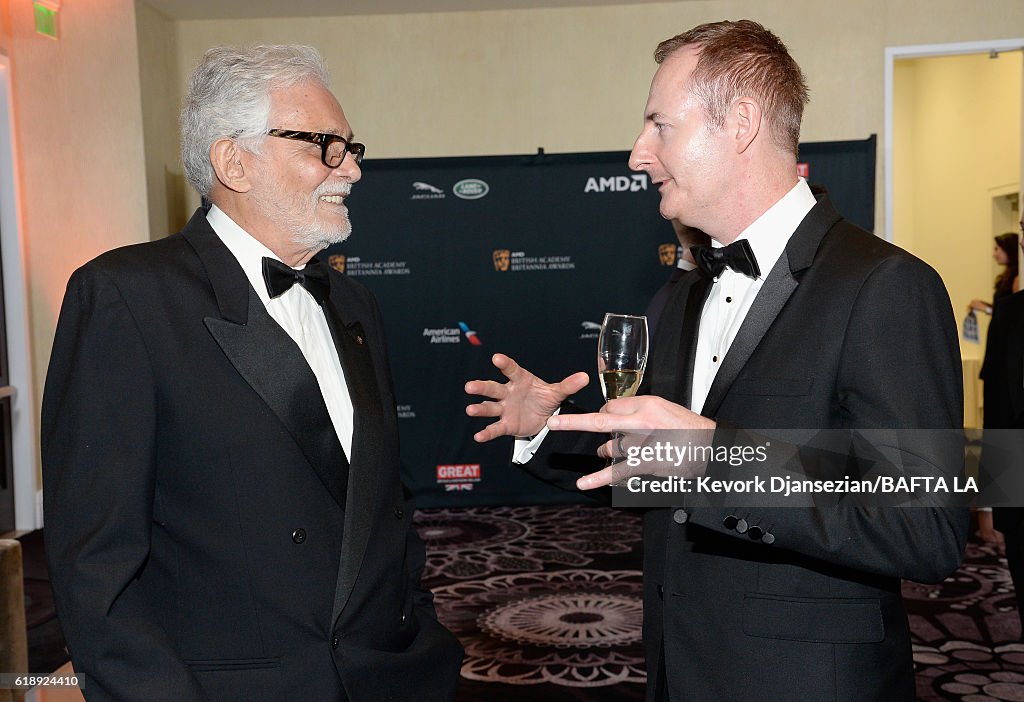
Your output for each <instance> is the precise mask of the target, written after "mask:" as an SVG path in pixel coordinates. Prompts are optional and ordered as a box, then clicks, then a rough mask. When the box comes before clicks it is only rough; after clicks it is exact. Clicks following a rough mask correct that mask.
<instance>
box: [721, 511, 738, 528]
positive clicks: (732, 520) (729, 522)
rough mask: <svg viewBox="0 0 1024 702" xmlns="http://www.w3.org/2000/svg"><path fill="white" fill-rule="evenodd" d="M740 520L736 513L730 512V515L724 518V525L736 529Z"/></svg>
mask: <svg viewBox="0 0 1024 702" xmlns="http://www.w3.org/2000/svg"><path fill="white" fill-rule="evenodd" d="M738 521H739V520H738V519H737V518H736V517H735V515H732V514H730V515H729V516H728V517H726V518H725V519H723V520H722V526H724V527H725V528H726V529H735V528H736V522H738Z"/></svg>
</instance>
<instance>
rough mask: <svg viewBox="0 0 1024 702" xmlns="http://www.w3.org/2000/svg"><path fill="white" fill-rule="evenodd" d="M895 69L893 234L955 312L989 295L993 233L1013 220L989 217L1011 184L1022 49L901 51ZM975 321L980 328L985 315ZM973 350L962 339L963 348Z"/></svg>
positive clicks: (975, 350) (976, 353)
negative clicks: (922, 263)
mask: <svg viewBox="0 0 1024 702" xmlns="http://www.w3.org/2000/svg"><path fill="white" fill-rule="evenodd" d="M895 68H896V75H895V81H894V86H895V89H894V98H895V99H894V104H895V105H896V106H897V107H900V108H901V109H900V110H899V112H898V113H897V114H901V115H902V118H901V119H900V120H899V121H898V122H896V123H895V124H894V128H893V133H894V149H893V159H894V163H893V177H894V180H895V182H894V194H895V198H894V199H895V202H896V207H895V208H894V211H893V215H894V227H893V229H894V235H895V236H894V241H895V242H896V243H897V244H899V245H901V246H903V247H905V248H907V249H910V250H912V251H913V252H914V253H915V254H916V255H918V256H920V257H921V258H923V259H924V260H926V261H928V263H930V264H931V265H932V266H934V267H935V269H936V270H937V271H938V272H939V274H940V275H941V276H942V278H943V280H944V281H945V282H946V287H947V289H948V290H949V293H950V298H951V300H952V303H953V309H954V311H955V312H956V314H957V317H958V318H959V317H962V316H963V314H964V313H965V312H966V308H967V304H968V303H969V302H970V301H971V300H972V299H974V298H979V299H983V300H989V301H990V300H991V299H992V280H993V278H994V277H995V274H996V273H997V272H998V271H999V270H1000V269H999V267H998V266H997V265H996V264H995V262H994V261H993V259H992V246H993V241H992V235H993V233H998V232H1002V231H1005V230H1007V229H1016V227H1015V226H1014V225H1015V224H1016V223H1015V222H1010V223H1008V222H1007V221H999V222H993V215H992V207H993V206H992V199H993V197H1001V196H1002V195H1003V194H1004V193H1006V192H1011V191H1012V192H1016V191H1017V189H1018V181H1019V178H1020V166H1021V160H1020V154H1021V151H1020V149H1021V81H1022V74H1021V70H1022V55H1021V52H1020V51H1015V52H1004V53H1002V54H1000V56H999V58H998V59H990V58H989V57H988V55H986V54H976V55H972V56H950V57H938V58H927V59H915V60H905V61H898V62H897V63H896V67H895ZM1008 224H1009V225H1010V226H1008ZM993 229H996V230H997V232H993ZM979 321H980V322H981V325H982V330H981V331H982V334H984V332H985V329H986V328H987V323H988V319H987V318H986V317H984V316H983V315H982V316H981V319H980V320H979ZM981 351H982V347H981V346H980V345H971V344H964V345H963V352H964V355H965V356H967V357H980V355H981Z"/></svg>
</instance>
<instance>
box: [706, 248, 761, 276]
mask: <svg viewBox="0 0 1024 702" xmlns="http://www.w3.org/2000/svg"><path fill="white" fill-rule="evenodd" d="M690 251H692V252H693V260H695V261H696V262H697V267H698V268H700V269H701V271H703V273H704V274H705V275H706V276H708V277H709V278H717V277H719V276H720V275H722V271H724V270H725V269H726V268H727V267H728V268H732V269H733V270H734V271H736V272H737V273H742V274H743V275H745V276H747V277H748V278H757V277H758V276H760V275H761V269H760V268H758V266H757V259H756V258H754V250H753V249H751V248H750V242H749V241H747V240H746V239H740V240H739V241H734V242H732V243H731V244H729V245H728V246H722V247H719V248H714V247H711V246H692V247H690Z"/></svg>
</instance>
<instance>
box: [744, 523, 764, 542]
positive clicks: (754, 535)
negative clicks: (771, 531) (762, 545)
mask: <svg viewBox="0 0 1024 702" xmlns="http://www.w3.org/2000/svg"><path fill="white" fill-rule="evenodd" d="M747 536H749V537H750V538H751V539H753V540H754V541H760V540H761V537H762V536H764V529H762V528H761V527H759V526H752V527H750V529H749V530H748V531H747Z"/></svg>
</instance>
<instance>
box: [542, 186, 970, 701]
mask: <svg viewBox="0 0 1024 702" xmlns="http://www.w3.org/2000/svg"><path fill="white" fill-rule="evenodd" d="M707 290H708V281H707V279H706V278H704V277H702V276H701V275H699V274H697V275H687V276H684V277H683V278H682V279H681V280H680V281H679V282H678V283H677V284H676V285H675V289H674V291H673V292H672V294H671V296H670V298H669V300H668V302H667V304H666V306H665V309H664V312H663V313H662V315H661V319H660V322H659V325H658V331H657V333H656V334H655V338H654V342H653V344H652V356H651V359H650V362H649V364H648V371H647V374H646V377H645V380H644V387H642V388H641V393H646V394H653V395H659V396H661V397H665V398H667V399H670V400H672V401H674V402H677V403H680V404H684V405H688V404H689V401H690V384H691V381H692V374H693V366H694V352H695V348H696V335H697V330H698V323H699V319H700V314H701V309H702V307H703V304H704V300H705V298H706V293H707ZM962 413H963V402H962V387H961V370H960V356H959V347H958V340H957V331H956V324H955V321H954V319H953V315H952V309H951V305H950V303H949V298H948V296H947V294H946V291H945V288H944V287H943V284H942V281H941V280H940V279H939V277H938V275H937V274H936V273H935V272H934V271H933V270H932V269H931V268H929V267H928V266H927V265H926V264H924V263H922V262H921V261H919V260H917V259H916V258H914V257H912V256H910V255H909V254H907V253H906V252H904V251H902V250H900V249H898V248H896V247H894V246H892V245H890V244H888V243H886V242H884V241H882V240H881V239H879V238H877V237H875V236H872V235H870V234H868V233H867V232H864V231H862V230H860V229H858V228H857V227H855V226H853V225H852V224H850V223H849V222H846V221H845V220H843V219H842V218H841V217H840V216H839V215H838V214H837V213H836V211H835V210H834V209H833V208H832V206H831V205H830V204H829V202H828V200H827V199H822V200H820V201H819V202H818V204H817V205H816V206H815V207H814V208H813V209H812V210H811V211H810V212H809V213H808V215H807V216H806V218H805V219H804V221H803V222H802V223H801V225H800V226H799V228H798V229H797V230H796V232H795V233H794V234H793V236H792V237H791V239H790V241H789V243H788V245H787V246H786V249H785V252H784V253H783V255H782V257H781V258H780V259H779V261H778V263H777V265H776V266H775V267H774V268H773V270H772V271H771V272H770V273H768V275H767V277H766V280H765V283H764V286H763V287H762V289H761V290H760V292H759V294H758V296H757V299H756V300H755V302H754V304H753V307H752V308H751V309H750V311H749V313H748V315H747V316H746V318H745V320H744V322H743V324H742V326H741V328H740V330H739V332H738V334H737V336H736V338H735V340H734V342H733V344H732V346H731V347H730V349H729V352H728V354H727V355H726V356H725V358H724V359H723V361H722V364H721V367H720V369H719V371H718V374H717V376H716V378H715V381H714V383H713V385H712V387H711V390H710V393H709V395H708V398H707V401H706V403H705V406H704V408H703V414H704V415H705V416H708V417H710V418H712V419H715V420H716V421H717V422H718V423H719V426H720V428H721V429H722V430H723V431H727V430H729V429H730V428H731V427H737V426H738V427H744V428H746V429H748V430H758V429H761V430H769V429H875V428H881V429H905V428H922V429H948V430H954V429H959V428H961V427H962V424H963V421H962V416H963V414H962ZM950 434H951V435H953V436H955V433H954V432H950ZM717 440H718V434H717V433H716V441H717ZM940 443H943V445H942V446H935V445H931V442H930V439H929V437H926V436H920V437H919V438H918V435H915V434H912V433H911V434H907V435H902V434H901V435H900V436H899V437H898V439H897V440H896V441H894V442H893V445H892V446H889V447H885V450H887V451H888V452H889V454H890V455H893V456H896V457H897V458H895V459H894V460H895V461H896V462H899V463H901V464H902V466H903V467H904V468H905V469H906V470H907V471H908V472H910V473H914V472H926V473H927V474H929V475H942V476H945V477H947V479H949V480H950V481H951V480H952V477H953V476H957V475H961V474H962V470H963V451H962V444H960V446H959V448H958V449H957V447H956V446H954V449H956V450H954V451H952V452H950V451H948V450H945V449H948V446H946V445H945V442H940ZM545 444H548V442H547V441H545ZM580 445H581V444H580V443H576V444H574V443H573V439H572V438H570V437H565V438H563V439H561V440H559V439H558V438H556V440H555V441H554V442H552V444H551V445H550V446H545V447H542V448H545V451H546V453H545V454H543V455H540V456H539V457H540V458H541V459H542V460H544V459H545V458H548V457H553V458H557V457H559V456H560V455H561V453H562V452H563V451H566V450H573V449H574V448H577V447H579V446H580ZM773 445H774V444H773ZM566 447H569V448H568V449H567V448H566ZM794 448H796V449H800V448H801V447H794ZM534 460H535V461H536V460H537V457H535V458H534ZM538 468H539V470H536V469H535V472H537V473H538V475H541V476H542V477H546V478H548V479H553V480H554V479H558V478H559V472H558V471H555V470H548V471H546V472H545V471H544V470H543V468H541V467H540V466H538ZM772 469H773V467H772V465H771V464H770V463H769V464H768V465H767V466H763V467H759V468H758V470H757V473H758V475H759V476H761V477H762V478H767V477H769V476H770V475H771V470H772ZM728 470H729V469H728V467H723V466H720V465H716V464H714V463H713V464H711V465H710V466H709V467H708V472H709V474H711V475H713V476H714V475H715V474H717V473H723V472H726V471H728ZM807 472H808V473H811V472H812V470H811V467H810V466H808V471H807ZM563 475H564V474H563ZM732 477H742V476H740V475H739V474H738V473H735V472H734V474H733V476H732ZM562 482H563V484H567V482H568V476H566V477H565V478H564V479H563V480H562ZM737 504H740V501H737ZM747 504H750V503H749V502H748V503H747ZM644 526H645V536H644V547H645V553H644V587H645V592H644V639H645V646H646V651H647V670H648V698H649V699H650V700H655V699H663V695H664V693H665V691H666V690H667V692H668V694H669V696H670V698H671V700H673V702H679V701H681V700H695V701H698V702H715V701H718V700H741V699H771V700H792V699H806V700H815V701H816V702H818V701H824V700H851V701H854V700H856V701H857V702H863V701H865V700H912V699H914V680H913V665H912V661H911V647H910V634H909V630H908V626H907V621H906V615H905V613H904V609H903V604H902V600H901V596H900V578H909V579H913V580H921V581H938V580H941V579H942V578H944V577H945V576H946V575H947V574H948V573H950V572H951V571H952V570H954V569H955V568H956V567H957V565H958V564H959V562H960V560H961V558H962V555H963V549H964V544H965V540H966V535H967V511H966V509H936V508H928V507H914V508H877V509H866V508H859V507H851V506H842V505H839V506H832V507H820V508H819V507H814V506H807V507H761V508H758V507H752V506H747V507H729V506H722V507H710V506H691V505H688V504H687V501H686V500H685V499H682V498H681V504H680V505H679V507H678V508H675V509H670V510H664V509H659V510H653V511H650V512H648V513H647V514H646V515H645V525H644Z"/></svg>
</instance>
